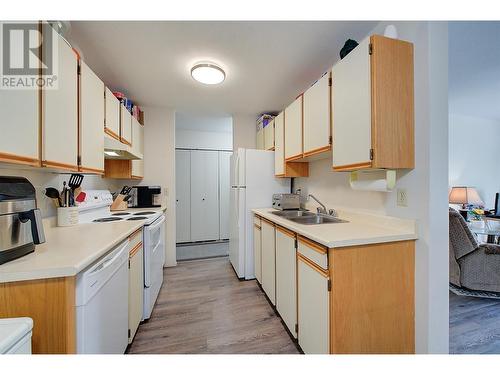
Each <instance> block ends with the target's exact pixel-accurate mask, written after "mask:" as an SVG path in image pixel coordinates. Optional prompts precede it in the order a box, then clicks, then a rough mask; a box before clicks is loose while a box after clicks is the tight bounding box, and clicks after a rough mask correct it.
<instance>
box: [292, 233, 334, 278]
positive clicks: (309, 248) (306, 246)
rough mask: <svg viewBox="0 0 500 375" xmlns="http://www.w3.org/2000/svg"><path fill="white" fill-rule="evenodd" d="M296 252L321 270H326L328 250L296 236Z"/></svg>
mask: <svg viewBox="0 0 500 375" xmlns="http://www.w3.org/2000/svg"><path fill="white" fill-rule="evenodd" d="M298 245H299V246H298V251H299V253H300V254H302V255H303V256H305V257H306V258H307V259H309V260H311V261H313V262H314V263H316V264H317V265H318V266H320V267H321V268H323V269H325V270H327V269H328V249H327V248H326V247H325V246H323V245H320V244H317V243H316V242H314V241H311V240H310V239H308V238H305V237H302V236H298Z"/></svg>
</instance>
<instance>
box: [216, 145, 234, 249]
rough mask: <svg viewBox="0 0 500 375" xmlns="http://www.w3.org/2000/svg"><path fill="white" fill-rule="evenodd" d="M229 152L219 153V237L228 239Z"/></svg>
mask: <svg viewBox="0 0 500 375" xmlns="http://www.w3.org/2000/svg"><path fill="white" fill-rule="evenodd" d="M231 154H232V152H230V151H219V231H220V233H219V237H220V239H221V240H227V239H229V199H230V190H231V181H230V177H229V175H230V164H231Z"/></svg>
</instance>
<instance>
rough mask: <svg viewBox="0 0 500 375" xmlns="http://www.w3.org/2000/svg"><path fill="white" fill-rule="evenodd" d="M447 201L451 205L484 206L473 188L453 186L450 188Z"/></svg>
mask: <svg viewBox="0 0 500 375" xmlns="http://www.w3.org/2000/svg"><path fill="white" fill-rule="evenodd" d="M448 201H449V202H450V203H451V204H474V205H481V206H482V205H484V202H483V201H482V200H481V198H480V197H479V194H478V193H477V190H476V189H475V188H473V187H467V186H454V187H452V188H451V191H450V195H449V197H448Z"/></svg>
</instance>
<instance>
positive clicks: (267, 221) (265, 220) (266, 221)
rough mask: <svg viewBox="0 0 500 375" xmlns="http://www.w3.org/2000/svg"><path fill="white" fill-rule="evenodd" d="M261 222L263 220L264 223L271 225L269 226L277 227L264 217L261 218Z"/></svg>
mask: <svg viewBox="0 0 500 375" xmlns="http://www.w3.org/2000/svg"><path fill="white" fill-rule="evenodd" d="M260 220H262V221H263V222H264V223H266V224H269V225H271V226H273V227H275V226H276V224H274V223H273V222H272V221H271V220H268V219H266V218H264V217H261V218H260Z"/></svg>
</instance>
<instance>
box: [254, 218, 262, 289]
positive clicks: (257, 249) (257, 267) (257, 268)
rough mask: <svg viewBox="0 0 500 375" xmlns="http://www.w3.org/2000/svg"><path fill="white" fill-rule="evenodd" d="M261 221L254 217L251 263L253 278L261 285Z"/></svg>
mask: <svg viewBox="0 0 500 375" xmlns="http://www.w3.org/2000/svg"><path fill="white" fill-rule="evenodd" d="M261 240H262V236H261V220H260V217H258V216H254V219H253V261H254V272H255V278H256V279H257V281H258V282H259V284H262V247H261Z"/></svg>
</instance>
